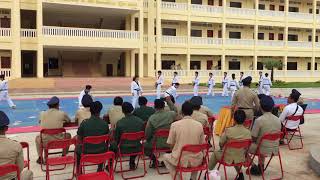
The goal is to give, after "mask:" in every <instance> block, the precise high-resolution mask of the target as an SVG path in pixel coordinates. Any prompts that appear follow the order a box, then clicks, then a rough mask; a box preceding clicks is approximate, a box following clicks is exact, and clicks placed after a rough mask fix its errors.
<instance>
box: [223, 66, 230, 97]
mask: <svg viewBox="0 0 320 180" xmlns="http://www.w3.org/2000/svg"><path fill="white" fill-rule="evenodd" d="M227 75H228V73H227V72H224V76H223V79H222V88H223V92H222V96H229V92H228V83H229V79H228V77H227Z"/></svg>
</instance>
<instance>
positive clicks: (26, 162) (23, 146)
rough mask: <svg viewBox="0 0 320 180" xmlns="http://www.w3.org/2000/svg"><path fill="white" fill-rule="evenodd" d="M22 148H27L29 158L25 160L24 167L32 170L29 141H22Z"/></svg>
mask: <svg viewBox="0 0 320 180" xmlns="http://www.w3.org/2000/svg"><path fill="white" fill-rule="evenodd" d="M20 144H21V146H22V149H27V159H25V160H24V168H28V170H30V148H29V144H28V143H27V142H20Z"/></svg>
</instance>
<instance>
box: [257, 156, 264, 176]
mask: <svg viewBox="0 0 320 180" xmlns="http://www.w3.org/2000/svg"><path fill="white" fill-rule="evenodd" d="M258 159H259V160H258V162H259V164H258V166H259V167H260V171H261V175H262V179H263V180H264V167H263V164H262V160H261V156H258Z"/></svg>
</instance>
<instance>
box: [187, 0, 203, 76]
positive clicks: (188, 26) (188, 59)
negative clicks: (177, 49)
mask: <svg viewBox="0 0 320 180" xmlns="http://www.w3.org/2000/svg"><path fill="white" fill-rule="evenodd" d="M188 4H189V5H190V4H191V2H190V0H188ZM189 7H190V6H189ZM187 31H188V32H187V36H188V39H187V40H188V42H187V43H188V44H187V67H186V69H187V70H190V62H191V52H190V44H191V21H190V18H188V21H187ZM200 68H201V67H200Z"/></svg>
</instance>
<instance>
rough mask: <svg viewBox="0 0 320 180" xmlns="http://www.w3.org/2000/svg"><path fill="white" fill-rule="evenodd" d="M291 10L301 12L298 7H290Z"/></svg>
mask: <svg viewBox="0 0 320 180" xmlns="http://www.w3.org/2000/svg"><path fill="white" fill-rule="evenodd" d="M289 12H299V8H298V7H289Z"/></svg>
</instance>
